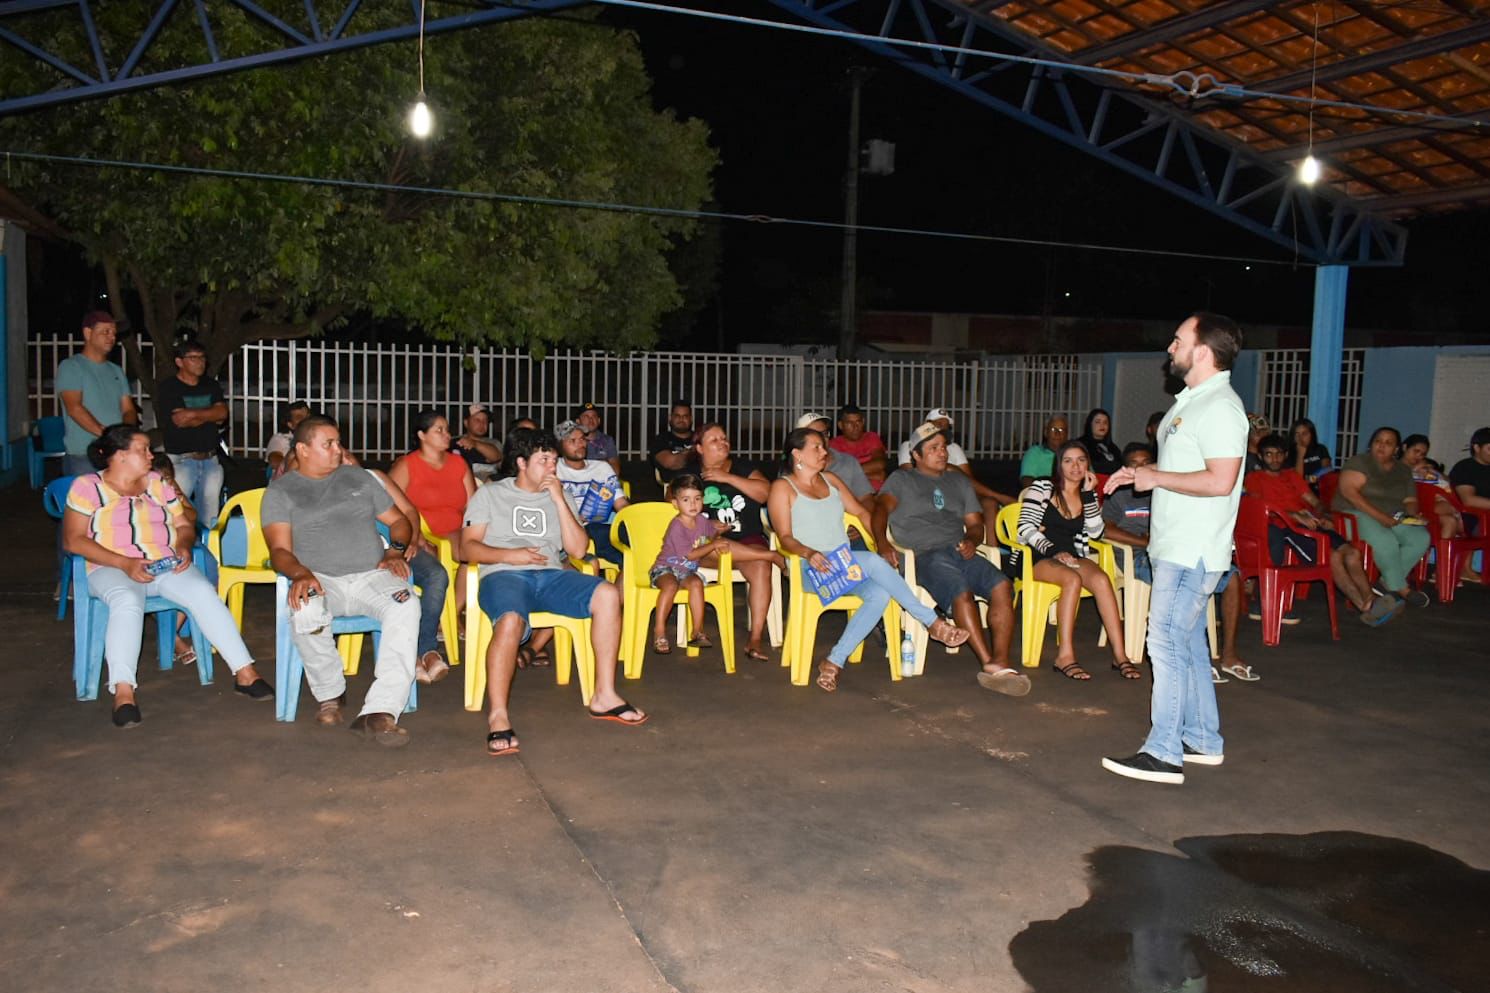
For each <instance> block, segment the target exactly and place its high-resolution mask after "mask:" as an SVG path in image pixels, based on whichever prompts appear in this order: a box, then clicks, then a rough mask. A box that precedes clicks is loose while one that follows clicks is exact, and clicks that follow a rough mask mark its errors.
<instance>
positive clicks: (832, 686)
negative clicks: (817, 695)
mask: <svg viewBox="0 0 1490 993" xmlns="http://www.w3.org/2000/svg"><path fill="white" fill-rule="evenodd" d="M842 671H843V667H842V666H838V665H834V664H833V663H832V662H829V661H828V660H827V659H824V660H823V662H822V664H821V665H819V666H818V667H817V685H818V688H819V689H821V690H823V692H825V693H832V692H834V691H835V690H837V689H838V674H839V673H840V672H842Z"/></svg>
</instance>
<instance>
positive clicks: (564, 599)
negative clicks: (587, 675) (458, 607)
mask: <svg viewBox="0 0 1490 993" xmlns="http://www.w3.org/2000/svg"><path fill="white" fill-rule="evenodd" d="M502 455H503V461H504V462H505V464H506V465H508V466H510V467H512V468H514V469H515V470H516V474H515V475H513V476H509V477H508V478H506V479H500V480H498V481H496V482H494V483H488V484H487V485H485V486H483V487H482V488H481V489H479V490H477V491H476V495H475V496H474V497H472V498H471V502H470V503H469V504H467V505H466V516H465V527H464V528H462V529H461V541H460V544H461V556H460V557H461V560H462V561H465V562H472V563H475V564H476V565H478V566H479V567H480V568H479V570H478V571H479V572H480V574H481V585H480V586H479V587H478V592H477V602H478V603H480V604H481V609H482V610H483V611H484V612H485V613H486V616H488V617H490V618H491V622H492V639H491V645H490V647H488V648H487V651H486V696H487V711H486V722H487V736H486V750H487V753H488V754H490V755H515V754H517V750H518V741H517V733H516V732H515V731H514V730H513V729H512V719H511V717H509V716H508V712H507V705H508V699H509V697H510V696H511V692H512V675H513V672H514V671H515V670H516V669H517V650H518V647H519V646H520V645H522V643H523V642H525V641H527V640H528V637H529V635H530V634H531V633H532V630H531V629H530V628H529V627H528V615H529V614H531V613H534V612H535V611H544V612H547V613H550V614H562V615H563V616H565V617H588V618H589V619H590V622H591V623H590V641H591V644H592V645H593V646H594V648H595V695H594V697H592V698H591V700H590V716H591V717H593V718H595V719H596V720H604V721H615V722H616V723H618V724H627V725H632V726H636V725H640V724H645V723H646V721H647V715H646V714H644V713H643V712H642V711H641V710H639V709H638V708H636V707H633V706H632V705H631V704H629V703H627V702H626V701H625V700H623V699H621V697H620V695H619V694H617V693H616V652H617V651H618V650H619V648H620V647H621V591H620V590H618V589H617V588H616V586H615V584H614V583H607V582H605V581H604V580H602V579H600V578H599V577H597V576H588V575H585V574H584V573H582V572H576V571H574V570H572V569H569V568H567V567H566V561H567V556H574V557H576V558H578V557H580V556H583V555H584V554H585V552H586V551H588V549H589V544H590V536H589V535H588V534H586V533H585V528H584V525H582V524H580V522H579V516H578V513H577V508H576V507H575V505H574V500H573V499H572V498H571V497H569V496H567V495H566V494H565V493H564V487H563V485H562V484H561V483H560V482H559V477H558V474H557V470H558V462H559V453H558V446H557V445H556V444H555V443H554V438H553V435H551V434H549V433H548V432H546V431H537V430H532V429H529V428H517V429H515V430H513V431H511V432H510V433H509V434H508V436H507V439H506V443H505V444H504V445H503V449H502ZM472 647H474V646H472ZM469 664H471V665H475V664H477V663H476V662H475V660H472V661H471V662H470V663H469Z"/></svg>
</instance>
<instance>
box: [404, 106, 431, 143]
mask: <svg viewBox="0 0 1490 993" xmlns="http://www.w3.org/2000/svg"><path fill="white" fill-rule="evenodd" d="M434 123H435V119H434V115H432V114H431V113H430V112H429V105H428V104H426V103H425V102H424V101H423V100H420V101H419V102H418V103H416V104H414V109H413V110H411V111H409V130H410V131H411V132H412V133H413V135H414V137H415V138H428V137H429V132H430V128H432V127H433V126H434Z"/></svg>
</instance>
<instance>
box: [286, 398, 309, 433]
mask: <svg viewBox="0 0 1490 993" xmlns="http://www.w3.org/2000/svg"><path fill="white" fill-rule="evenodd" d="M297 410H307V411H308V410H310V404H308V403H306V402H305V401H304V400H296V401H295V402H294V403H292V404H288V405H287V406H286V407H285V412H284V416H283V417H281V418H280V419H279V423H281V424H283V425H284V426H285V427H289V426H290V417H291V415H293V414H294V413H295V411H297Z"/></svg>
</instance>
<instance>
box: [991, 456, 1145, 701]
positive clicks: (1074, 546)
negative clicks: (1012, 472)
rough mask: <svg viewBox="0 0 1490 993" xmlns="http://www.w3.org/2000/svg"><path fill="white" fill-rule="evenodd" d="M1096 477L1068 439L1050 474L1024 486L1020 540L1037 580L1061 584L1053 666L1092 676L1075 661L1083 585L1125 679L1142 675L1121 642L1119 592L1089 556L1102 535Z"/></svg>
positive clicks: (1065, 672)
mask: <svg viewBox="0 0 1490 993" xmlns="http://www.w3.org/2000/svg"><path fill="white" fill-rule="evenodd" d="M1096 488H1097V477H1096V476H1094V475H1092V471H1091V461H1090V458H1089V457H1088V455H1087V451H1086V448H1085V447H1084V446H1083V445H1082V444H1081V442H1079V441H1068V442H1066V443H1065V444H1064V445H1062V446H1061V447H1060V448H1059V449H1058V450H1057V451H1056V453H1055V464H1054V468H1053V469H1052V470H1051V473H1050V476H1049V477H1048V478H1045V479H1036V480H1035V481H1034V482H1033V483H1031V484H1030V485H1029V488H1028V489H1026V490H1025V491H1024V494H1023V496H1022V497H1021V499H1022V501H1023V503H1022V504H1021V506H1020V510H1019V540H1020V542H1021V543H1023V544H1025V545H1028V546H1029V548H1030V551H1031V552H1032V553H1033V554H1034V557H1035V562H1034V574H1035V579H1037V580H1039V581H1040V582H1042V583H1051V584H1052V585H1055V586H1059V587H1060V588H1061V598H1060V599H1059V600H1057V601H1056V617H1057V620H1058V622H1059V623H1058V626H1057V628H1056V636H1057V639H1058V640H1059V643H1060V648H1059V651H1058V652H1057V654H1056V659H1055V668H1056V671H1057V672H1059V673H1060V674H1061V675H1063V676H1066V677H1067V678H1069V679H1091V678H1092V677H1091V676H1090V675H1089V674H1088V673H1087V671H1086V670H1085V669H1083V668H1082V667H1081V665H1080V664H1079V663H1078V662H1077V661H1076V649H1075V647H1074V645H1073V644H1072V637H1073V634H1074V632H1073V628H1075V626H1076V607H1077V604H1078V602H1079V600H1080V597H1081V591H1082V589H1083V588H1085V589H1087V590H1089V591H1090V592H1091V594H1092V599H1093V600H1095V601H1096V602H1097V613H1098V614H1100V615H1101V617H1102V626H1103V627H1105V628H1106V629H1107V637H1108V640H1109V641H1110V642H1111V644H1112V668H1113V670H1114V671H1116V672H1119V673H1122V675H1123V678H1125V679H1139V678H1142V676H1143V673H1142V672H1140V671H1139V669H1138V667H1137V666H1135V665H1134V664H1133V663H1132V662H1131V661H1129V659H1128V650H1127V648H1126V647H1125V646H1124V645H1123V623H1122V620H1121V618H1119V617H1118V602H1117V594H1116V593H1114V592H1113V589H1112V580H1110V579H1108V578H1107V573H1105V572H1103V571H1102V569H1101V568H1100V567H1099V566H1098V565H1097V563H1096V562H1093V561H1092V560H1091V559H1089V558H1087V555H1088V554H1089V553H1090V551H1091V546H1090V544H1089V541H1090V540H1091V539H1092V538H1100V537H1101V536H1102V527H1103V525H1102V511H1101V508H1100V506H1099V505H1098V503H1097V494H1096Z"/></svg>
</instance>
